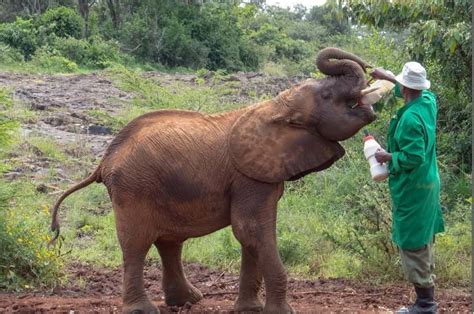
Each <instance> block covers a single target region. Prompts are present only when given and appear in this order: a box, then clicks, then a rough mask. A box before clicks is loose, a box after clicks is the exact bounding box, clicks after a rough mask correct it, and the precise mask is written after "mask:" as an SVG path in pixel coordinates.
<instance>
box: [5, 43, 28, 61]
mask: <svg viewBox="0 0 474 314" xmlns="http://www.w3.org/2000/svg"><path fill="white" fill-rule="evenodd" d="M22 61H23V55H22V53H21V52H20V51H18V50H17V49H15V48H12V47H10V46H8V45H5V44H2V43H0V64H15V63H21V62H22Z"/></svg>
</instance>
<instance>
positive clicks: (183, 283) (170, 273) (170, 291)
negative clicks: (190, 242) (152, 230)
mask: <svg viewBox="0 0 474 314" xmlns="http://www.w3.org/2000/svg"><path fill="white" fill-rule="evenodd" d="M155 246H156V247H157V249H158V252H159V253H160V256H161V263H162V265H163V281H162V286H163V291H164V293H165V302H166V304H167V305H177V306H183V305H184V304H186V302H189V303H191V304H194V303H196V302H198V301H199V300H201V299H202V294H201V292H200V291H199V290H198V289H197V288H195V287H194V286H193V285H192V284H191V283H190V282H189V281H188V280H187V279H186V276H185V275H184V272H183V265H182V263H181V251H182V248H183V244H182V243H175V242H165V241H156V242H155Z"/></svg>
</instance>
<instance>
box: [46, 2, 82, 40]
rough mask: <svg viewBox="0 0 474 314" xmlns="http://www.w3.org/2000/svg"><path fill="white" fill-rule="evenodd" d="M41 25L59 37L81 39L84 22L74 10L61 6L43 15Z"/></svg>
mask: <svg viewBox="0 0 474 314" xmlns="http://www.w3.org/2000/svg"><path fill="white" fill-rule="evenodd" d="M39 25H41V26H43V27H44V28H46V29H47V30H48V31H47V32H49V33H53V34H55V35H56V36H58V37H74V38H80V37H81V35H82V29H83V25H84V21H83V20H82V18H81V17H80V16H79V14H78V13H77V12H76V11H75V10H74V9H71V8H67V7H63V6H61V7H57V8H55V9H49V10H48V11H46V12H45V13H44V14H43V15H41V17H40V18H39Z"/></svg>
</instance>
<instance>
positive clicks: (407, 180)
mask: <svg viewBox="0 0 474 314" xmlns="http://www.w3.org/2000/svg"><path fill="white" fill-rule="evenodd" d="M395 95H396V96H398V97H401V93H400V86H399V84H397V85H396V86H395ZM437 111H438V108H437V104H436V98H435V95H434V94H433V93H432V92H430V91H429V90H424V91H422V94H421V96H420V97H418V98H416V99H414V100H412V101H410V102H409V103H407V104H406V105H405V106H403V107H402V108H400V109H399V110H398V111H397V113H396V115H395V116H394V117H393V118H392V119H391V121H390V127H389V130H388V136H387V150H388V152H390V153H392V160H391V162H389V164H388V169H389V173H390V175H389V181H388V184H389V187H390V193H391V196H392V217H393V220H392V240H393V241H394V242H395V243H396V244H397V245H398V246H399V247H400V248H401V249H404V250H413V249H418V248H421V247H423V246H424V245H425V244H427V243H429V242H430V241H431V240H432V239H433V236H434V235H435V234H436V233H438V232H443V231H444V221H443V216H442V213H441V206H440V199H439V197H440V195H439V194H440V180H439V174H438V165H437V162H436V117H437Z"/></svg>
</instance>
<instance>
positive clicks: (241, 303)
mask: <svg viewBox="0 0 474 314" xmlns="http://www.w3.org/2000/svg"><path fill="white" fill-rule="evenodd" d="M254 253H255V252H254ZM256 257H257V256H256V254H252V251H251V250H249V249H248V248H245V247H243V246H242V264H241V266H240V285H239V297H238V299H237V301H236V302H235V306H234V309H235V311H237V312H247V311H252V312H260V311H262V310H263V304H262V302H260V300H259V299H258V293H259V291H260V288H261V285H262V273H261V272H260V271H259V270H258V266H257V258H256Z"/></svg>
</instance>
